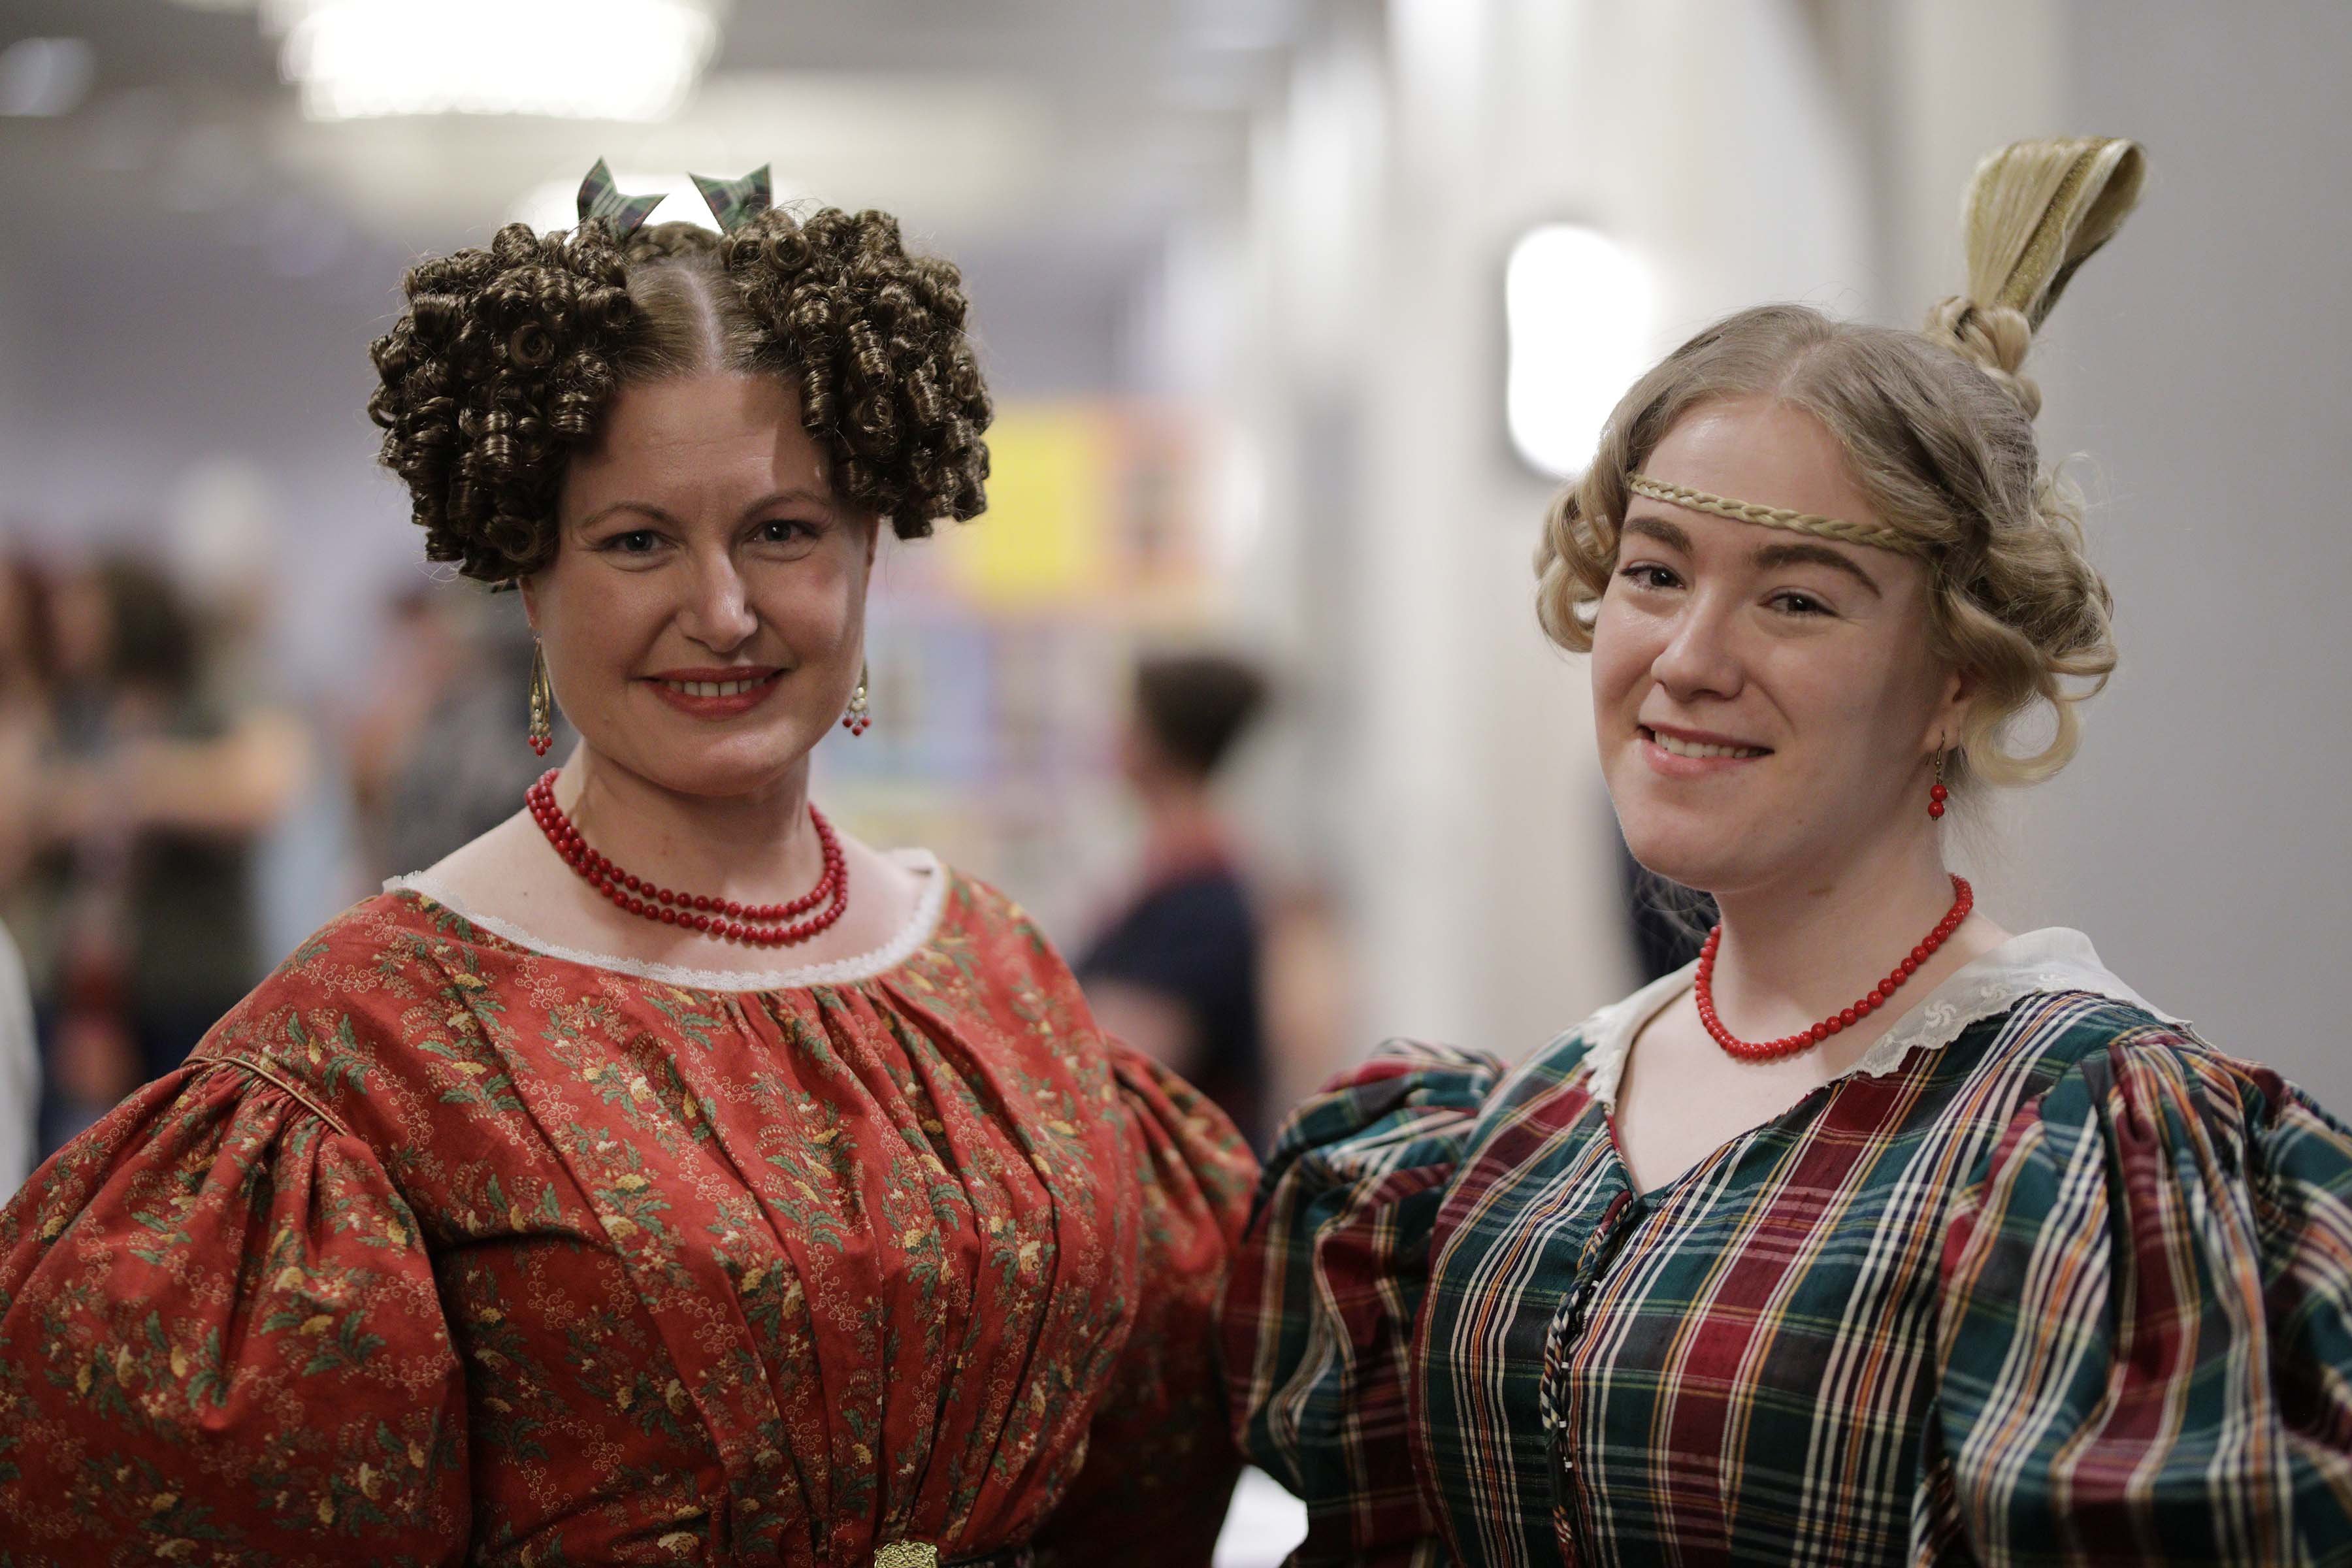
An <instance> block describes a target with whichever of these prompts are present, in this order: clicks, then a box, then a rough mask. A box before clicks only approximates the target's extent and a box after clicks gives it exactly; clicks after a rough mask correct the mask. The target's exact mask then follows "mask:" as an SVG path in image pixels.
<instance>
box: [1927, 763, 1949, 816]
mask: <svg viewBox="0 0 2352 1568" xmlns="http://www.w3.org/2000/svg"><path fill="white" fill-rule="evenodd" d="M1951 797H1952V792H1951V791H1950V790H1948V789H1946V788H1945V787H1944V753H1943V752H1937V753H1936V782H1935V783H1934V784H1931V785H1929V786H1928V789H1927V815H1928V816H1943V815H1944V802H1946V801H1948V800H1949V799H1950V798H1951Z"/></svg>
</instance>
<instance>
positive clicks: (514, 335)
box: [368, 207, 990, 584]
mask: <svg viewBox="0 0 2352 1568" xmlns="http://www.w3.org/2000/svg"><path fill="white" fill-rule="evenodd" d="M404 286H405V289H406V292H407V295H408V309H407V310H406V312H405V313H404V314H403V315H402V317H401V318H400V320H399V321H398V322H396V323H395V324H394V327H393V329H392V331H390V332H388V333H386V334H385V335H384V336H383V337H382V338H380V339H378V340H377V341H376V342H375V344H374V346H373V351H372V353H373V358H374V361H375V366H376V372H377V374H378V376H379V377H380V381H381V384H380V385H379V386H378V388H377V390H376V392H375V394H374V395H373V397H371V398H370V400H369V403H368V412H369V415H370V416H372V417H373V419H374V421H375V422H376V424H377V425H379V426H382V427H383V432H384V435H383V453H382V458H383V463H384V466H385V467H387V468H391V469H393V470H394V472H395V473H397V474H399V475H400V477H401V478H402V479H404V480H405V481H406V483H407V485H408V491H409V496H410V500H411V503H412V510H413V515H414V517H415V521H416V522H417V524H418V525H419V526H420V527H422V528H423V529H424V530H425V556H426V558H427V559H428V560H433V561H446V562H455V563H457V566H458V569H459V570H460V571H461V572H463V573H464V574H466V575H467V576H469V577H475V578H479V579H481V580H482V581H485V582H488V583H494V584H504V583H510V582H513V581H514V580H516V579H517V578H520V577H524V576H528V575H530V574H531V573H533V572H536V571H538V570H540V569H541V567H544V566H545V565H546V564H547V563H549V562H550V561H551V560H552V559H553V558H554V555H555V548H556V538H557V534H556V515H555V514H556V503H557V499H558V497H559V496H560V494H561V492H562V480H563V470H564V467H565V464H566V463H567V462H568V461H569V459H570V458H571V455H572V453H573V452H574V451H576V450H578V449H580V448H581V447H583V446H586V445H588V444H591V443H593V441H594V440H595V438H596V434H597V430H598V425H599V420H600V419H601V417H602V416H603V414H604V410H605V408H606V407H607V405H609V403H610V401H611V399H612V396H613V394H614V391H615V390H616V389H617V388H619V387H621V386H623V385H626V384H635V383H640V382H647V381H654V380H659V379H662V378H666V377H670V376H679V375H697V374H725V373H744V374H771V375H774V376H776V377H778V378H779V379H781V380H782V381H783V383H784V384H786V385H788V386H790V387H791V388H792V389H793V392H794V394H795V395H796V396H797V398H798V401H799V405H800V416H801V422H802V424H803V426H805V427H806V428H807V430H808V432H809V434H810V435H811V436H812V437H814V439H815V441H816V443H817V447H818V449H819V450H820V451H822V452H823V453H824V458H825V462H826V466H827V468H828V477H829V479H830V480H831V482H832V485H833V488H834V489H835V492H836V493H837V494H838V495H840V496H841V497H842V498H843V499H844V500H845V501H847V502H848V503H849V504H851V505H853V506H856V507H859V508H862V509H864V510H870V511H873V512H876V513H878V514H880V515H881V516H884V517H887V519H889V521H890V524H891V527H892V528H893V530H894V531H896V532H897V533H898V536H899V537H900V538H902V539H913V538H918V537H920V536H922V535H924V534H927V533H929V532H930V531H931V525H932V523H933V521H935V520H937V519H940V518H954V519H957V520H962V519H966V518H971V517H974V516H977V515H978V514H979V513H980V511H981V510H982V509H983V508H984V507H985V506H986V504H987V501H986V496H985V492H984V489H983V481H984V480H985V479H987V477H988V448H987V447H986V445H985V444H984V443H983V442H982V433H983V432H985V431H986V429H987V428H988V423H989V417H990V407H989V400H988V391H987V388H986V386H985V385H984V384H982V378H981V374H980V367H979V364H978V363H977V362H976V361H975V359H974V358H973V355H972V351H971V343H970V342H969V340H968V339H967V337H966V335H965V332H964V320H965V315H966V313H967V307H966V303H965V300H964V294H963V289H962V284H961V278H960V276H959V274H958V273H957V271H956V268H955V267H954V266H953V265H952V264H950V263H949V262H947V261H944V260H941V259H939V258H931V257H923V256H915V255H910V254H908V252H907V250H906V249H905V247H903V246H902V245H901V243H900V240H899V236H898V220H897V219H895V218H893V217H891V216H889V215H888V214H887V213H878V212H862V213H857V214H855V215H852V214H850V213H845V212H842V211H839V210H837V209H835V208H832V207H825V208H822V209H819V210H817V211H815V212H814V213H811V214H809V215H807V216H805V217H802V216H795V215H794V214H793V213H792V212H791V211H789V210H787V209H784V208H781V207H773V208H770V209H768V210H766V211H764V212H761V213H760V214H759V215H757V216H755V217H752V218H751V219H750V220H748V221H746V222H745V223H744V224H743V225H742V226H740V227H738V228H737V229H735V230H734V231H733V232H732V233H730V234H728V235H726V236H725V237H720V236H719V235H716V234H713V233H710V232H709V230H706V229H701V228H698V227H695V226H692V225H689V224H681V223H671V224H658V225H654V226H649V227H646V228H643V229H640V230H638V231H637V232H636V233H635V235H633V236H632V237H630V238H629V239H628V240H627V241H626V242H625V243H623V242H616V241H615V240H614V237H613V234H612V230H611V228H610V226H608V225H607V224H606V223H605V222H604V221H603V220H601V219H600V220H595V221H591V222H588V223H584V224H583V225H582V226H580V227H579V228H577V229H574V230H572V231H570V232H568V233H567V232H563V231H560V230H559V231H553V232H550V233H547V234H534V233H532V232H531V230H530V228H529V227H528V226H524V225H522V224H510V225H509V226H507V227H505V228H503V229H500V230H499V233H498V234H497V236H496V237H494V238H493V239H492V240H491V242H490V244H489V246H488V247H487V248H467V249H464V250H460V251H457V252H456V253H454V254H452V255H450V256H446V257H442V258H435V259H430V260H426V261H423V262H420V263H418V264H417V265H416V266H415V267H414V268H411V269H410V271H409V273H408V276H407V279H406V280H405V285H404Z"/></svg>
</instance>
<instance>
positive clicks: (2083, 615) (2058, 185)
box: [1536, 139, 2146, 784]
mask: <svg viewBox="0 0 2352 1568" xmlns="http://www.w3.org/2000/svg"><path fill="white" fill-rule="evenodd" d="M2145 167H2146V165H2145V161H2144V159H2143V157H2142V155H2141V153H2140V150H2139V149H2138V148H2137V146H2135V145H2134V144H2133V143H2131V142H2120V141H2112V140H2092V139H2074V140H2065V141H2043V142H2018V143H2016V144H2014V145H2012V146H2010V147H2006V148H2003V149H2002V150H2001V151H2000V152H1998V153H1993V154H1992V155H1991V156H1990V157H1988V158H1986V159H1985V160H1984V161H1983V162H1982V163H1979V165H1978V166H1977V171H1976V177H1975V178H1974V179H1973V180H1972V181H1971V182H1970V184H1969V196H1968V202H1967V206H1966V209H1965V224H1966V230H1967V236H1968V263H1969V271H1968V278H1969V284H1968V291H1967V292H1966V293H1965V294H1959V295H1955V296H1953V297H1952V298H1950V299H1948V300H1944V301H1942V302H1941V303H1940V304H1938V305H1937V306H1936V307H1935V309H1933V310H1930V311H1929V312H1928V314H1927V324H1926V326H1925V327H1924V328H1923V329H1922V330H1921V331H1916V332H1910V331H1900V330H1898V329H1895V328H1888V327H1874V326H1867V325H1861V324H1857V323H1854V322H1849V321H1833V320H1832V319H1831V318H1829V317H1827V316H1824V315H1822V313H1821V312H1820V311H1818V310H1811V309H1809V308H1807V307H1804V306H1801V305H1764V306H1759V307H1757V308H1755V309H1753V310H1742V311H1739V312H1738V314H1736V315H1732V316H1728V317H1726V318H1725V319H1724V320H1722V321H1717V322H1716V323H1715V324H1714V325H1712V326H1709V327H1707V328H1706V329H1705V330H1704V331H1700V332H1699V333H1698V334H1697V335H1696V337H1693V338H1692V339H1691V340H1690V341H1689V342H1685V343H1684V344H1683V345H1682V346H1681V347H1680V348H1678V349H1676V350H1675V351H1674V352H1673V353H1670V354H1668V355H1667V356H1666V357H1665V359H1664V361H1662V362H1661V363H1659V364H1658V365H1657V366H1656V367H1655V368H1654V369H1653V370H1651V371H1650V372H1649V374H1646V375H1644V376H1643V377H1642V379H1641V380H1639V381H1638V382H1635V383H1634V384H1633V389H1632V390H1631V391H1629V392H1627V393H1626V394H1625V395H1624V397H1623V398H1622V400H1620V402H1619V403H1618V405H1617V406H1616V409H1615V410H1614V412H1612V414H1611V415H1610V416H1609V420H1608V423H1607V424H1606V425H1605V426H1603V428H1602V431H1601V442H1600V447H1599V450H1598V451H1597V452H1596V453H1595V455H1594V457H1593V459H1592V464H1591V467H1590V468H1587V469H1586V470H1585V472H1584V474H1583V475H1582V476H1581V477H1580V479H1577V480H1576V481H1575V482H1574V483H1573V484H1571V485H1570V487H1569V488H1568V489H1566V490H1565V491H1564V492H1563V493H1562V494H1561V495H1560V496H1559V499H1558V500H1556V501H1555V502H1554V503H1553V505H1552V509H1551V512H1550V515H1549V519H1548V521H1547V522H1546V525H1545V529H1544V534H1543V539H1542V542H1541V543H1540V544H1539V545H1538V548H1537V551H1536V571H1537V574H1538V579H1539V585H1538V590H1537V613H1538V617H1539V618H1540V619H1541V621H1542V623H1543V627H1544V630H1545V632H1546V634H1547V635H1549V637H1551V639H1552V640H1553V641H1554V642H1556V643H1558V644H1559V645H1560V646H1561V647H1566V648H1570V649H1572V650H1575V651H1578V652H1583V651H1587V650H1589V649H1590V648H1591V647H1592V616H1593V614H1594V611H1595V609H1596V607H1597V606H1598V605H1599V603H1600V599H1601V594H1602V592H1603V591H1604V590H1606V589H1607V587H1608V585H1609V579H1610V576H1611V574H1612V572H1613V571H1614V570H1615V568H1616V563H1617V549H1618V537H1619V527H1620V523H1621V522H1622V519H1623V517H1624V515H1625V506H1626V502H1627V500H1629V499H1630V497H1631V491H1630V490H1629V489H1628V488H1627V483H1626V479H1627V476H1628V475H1630V474H1633V473H1635V472H1637V471H1639V470H1640V468H1642V466H1643V463H1645V462H1646V461H1648V459H1649V456H1650V454H1651V453H1652V452H1653V451H1654V450H1655V449H1656V448H1657V446H1658V443H1659V442H1660V441H1662V440H1664V438H1665V436H1666V433H1667V432H1668V431H1669V430H1671V429H1673V428H1674V426H1675V424H1676V423H1677V422H1679V421H1680V420H1681V419H1682V418H1683V417H1684V416H1686V415H1688V414H1689V413H1691V412H1692V411H1693V410H1694V409H1696V408H1698V407H1700V406H1701V405H1706V404H1709V403H1714V402H1717V401H1719V400H1722V399H1725V398H1734V397H1748V396H1757V395H1762V396H1767V397H1770V398H1772V399H1774V400H1776V401H1778V402H1780V403H1784V404H1787V405H1790V406H1793V407H1797V408H1801V409H1803V410H1804V411H1806V412H1807V413H1809V414H1811V415H1812V416H1814V417H1815V418H1817V419H1819V420H1820V421H1821V422H1822V425H1823V426H1825V427H1826V428H1827V429H1828V430H1829V432H1830V434H1831V435H1832V436H1833V437H1836V439H1837V441H1838V443H1839V445H1840V446H1841V447H1843V448H1844V450H1845V453H1846V456H1847V458H1848V460H1849V461H1850V462H1851V464H1852V466H1853V478H1854V479H1855V480H1856V482H1857V483H1858V485H1859V486H1860V488H1861V489H1862V492H1863V493H1864V495H1866V496H1868V497H1869V498H1870V500H1871V503H1872V505H1873V507H1874V510H1876V512H1877V514H1878V517H1877V521H1880V522H1882V523H1884V524H1885V525H1886V526H1887V527H1889V528H1892V529H1894V530H1895V531H1897V532H1899V533H1901V534H1902V535H1904V536H1905V538H1906V540H1907V541H1908V542H1909V543H1910V545H1911V546H1912V547H1913V548H1914V549H1915V550H1916V553H1917V554H1918V555H1919V556H1920V557H1921V558H1922V559H1923V561H1924V562H1925V563H1926V565H1927V572H1928V577H1929V590H1928V592H1929V614H1928V626H1927V636H1928V637H1929V640H1930V646H1931V647H1932V648H1933V651H1934V652H1935V653H1936V655H1937V657H1938V658H1942V659H1944V660H1946V661H1948V663H1949V664H1950V665H1951V666H1952V667H1954V668H1959V669H1963V670H1967V671H1969V673H1970V674H1971V675H1972V676H1973V677H1974V678H1975V679H1976V681H1977V684H1978V689H1979V696H1978V698H1977V700H1975V702H1974V703H1973V705H1972V706H1971V708H1970V710H1969V715H1968V718H1967V720H1966V721H1965V727H1964V731H1963V733H1962V735H1961V736H1960V738H1959V741H1958V746H1957V748H1956V754H1955V755H1954V757H1953V759H1952V761H1953V763H1954V764H1955V766H1954V771H1953V772H1952V773H1951V775H1950V776H1951V779H1952V780H1953V781H1954V782H1956V783H1966V782H1968V781H1969V780H1971V779H1975V780H1981V781H1983V782H1987V783H1993V784H2023V783H2029V782H2032V781H2034V780H2037V779H2042V778H2046V777H2048V776H2049V775H2051V774H2052V773H2056V772H2057V771H2058V770H2059V769H2060V768H2061V767H2063V766H2064V765H2065V763H2066V762H2067V760H2068V759H2069V758H2071V757H2072V756H2073V755H2074V749H2075V746H2076V744H2077V742H2078V739H2079V735H2080V726H2079V723H2078V721H2077V720H2076V717H2075V713H2074V708H2075V705H2076V704H2077V703H2079V702H2080V701H2082V700H2084V698H2087V697H2089V696H2091V695H2093V694H2094V693H2095V692H2096V691H2097V690H2098V689H2099V688H2100V687H2101V686H2102V685H2104V684H2105V680H2106V678H2107V676H2108V674H2109V673H2110V672H2112V671H2113V670H2114V668H2115V665H2116V651H2115V643H2114V639H2113V637H2112V633H2111V628H2110V622H2109V615H2110V611H2111V610H2112V608H2113V601H2112V600H2111V599H2110V597H2109V596H2108V593H2107V587H2106V584H2105V582H2103V581H2102V580H2101V579H2100V576H2099V574H2098V573H2097V572H2096V571H2095V570H2094V569H2093V568H2092V566H2091V563H2090V562H2089V560H2088V559H2087V558H2086V557H2085V556H2084V550H2083V531H2082V521H2081V520H2082V507H2081V502H2080V500H2079V499H2078V498H2077V497H2076V496H2075V495H2074V492H2073V490H2072V489H2070V488H2069V487H2068V486H2066V485H2065V484H2064V483H2063V481H2062V480H2061V479H2060V478H2059V477H2058V476H2057V475H2056V474H2055V473H2053V472H2047V471H2045V470H2044V469H2043V468H2042V460H2041V454H2040V450H2039V448H2038V447H2037V446H2036V445H2035V442H2034V436H2033V418H2034V416H2035V415H2036V414H2037V413H2039V412H2040V410H2041V406H2042V394H2041V391H2040V389H2039V388H2038V387H2037V386H2035V384H2033V382H2032V380H2031V379H2029V378H2028V377H2027V376H2026V375H2025V374H2024V373H2023V366H2024V363H2025V356H2026V352H2027V350H2028V349H2029V348H2030V347H2031V346H2032V341H2033V332H2034V330H2035V329H2036V328H2038V327H2039V326H2041V324H2042V320H2043V318H2044V317H2045V316H2047V315H2048V313H2049V310H2050V308H2051V306H2052V305H2053V304H2054V303H2056V301H2057V299H2058V296H2059V293H2060V292H2061V290H2063V289H2064V288H2065V286H2066V284H2067V282H2068V281H2069V280H2070V279H2072V278H2073V277H2074V270H2075V268H2078V267H2080V266H2081V265H2082V263H2083V261H2084V259H2085V258H2088V257H2089V256H2090V254H2091V253H2092V252H2093V251H2095V250H2096V249H2097V248H2098V247H2100V246H2102V245H2104V244H2105V243H2106V241H2107V240H2108V239H2109V238H2111V237H2113V236H2114V235H2115V232H2116V229H2118V228H2120V227H2121V226H2122V225H2123V221H2124V219H2125V218H2126V216H2129V214H2130V212H2131V210H2132V207H2133V205H2135V204H2136V203H2137V201H2138V199H2139V189H2140V183H2141V180H2142V178H2143V175H2144V172H2145ZM1741 499H1743V500H1762V499H1765V498H1759V497H1745V498H1741ZM2037 704H2042V705H2046V706H2047V707H2048V708H2049V710H2051V712H2052V714H2053V717H2054V721H2055V731H2054V733H2053V735H2052V736H2051V738H2050V740H2049V742H2048V743H2047V744H2046V745H2044V746H2042V748H2041V749H2040V750H2038V751H2034V752H2031V753H2028V754H2023V755H2020V754H2018V753H2016V752H2012V751H2011V750H2009V749H2008V748H2007V746H2006V745H2005V744H2004V741H2005V738H2006V737H2007V735H2008V733H2009V731H2010V728H2011V721H2013V720H2015V719H2017V718H2019V717H2020V716H2021V715H2022V714H2024V713H2025V712H2027V711H2028V710H2031V709H2032V708H2033V707H2035V705H2037Z"/></svg>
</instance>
